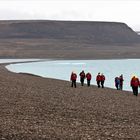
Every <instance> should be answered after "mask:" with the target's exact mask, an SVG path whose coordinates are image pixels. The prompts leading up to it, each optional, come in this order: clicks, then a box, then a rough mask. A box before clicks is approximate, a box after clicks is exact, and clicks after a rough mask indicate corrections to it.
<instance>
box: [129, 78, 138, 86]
mask: <svg viewBox="0 0 140 140" xmlns="http://www.w3.org/2000/svg"><path fill="white" fill-rule="evenodd" d="M130 85H131V86H132V87H138V86H139V85H140V81H139V79H138V78H135V77H133V78H132V79H131V82H130Z"/></svg>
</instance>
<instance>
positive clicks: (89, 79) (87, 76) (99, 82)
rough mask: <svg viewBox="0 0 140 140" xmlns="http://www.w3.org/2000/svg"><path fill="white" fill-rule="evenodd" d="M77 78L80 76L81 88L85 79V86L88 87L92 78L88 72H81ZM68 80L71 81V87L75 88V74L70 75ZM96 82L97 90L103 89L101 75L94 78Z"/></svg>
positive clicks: (102, 77)
mask: <svg viewBox="0 0 140 140" xmlns="http://www.w3.org/2000/svg"><path fill="white" fill-rule="evenodd" d="M79 76H80V82H81V86H84V81H85V79H87V86H90V81H91V78H92V75H91V73H90V72H88V73H87V74H85V72H84V70H83V71H81V72H80V74H79ZM70 80H71V81H72V84H71V87H75V88H76V80H77V74H76V73H75V72H72V73H71V77H70ZM96 81H97V85H98V88H100V87H102V88H104V82H105V76H104V75H103V74H100V73H98V75H97V76H96Z"/></svg>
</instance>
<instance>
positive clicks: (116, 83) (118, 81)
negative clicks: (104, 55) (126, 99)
mask: <svg viewBox="0 0 140 140" xmlns="http://www.w3.org/2000/svg"><path fill="white" fill-rule="evenodd" d="M115 87H116V88H117V90H119V89H120V78H119V77H115Z"/></svg>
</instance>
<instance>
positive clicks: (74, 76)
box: [70, 73, 77, 81]
mask: <svg viewBox="0 0 140 140" xmlns="http://www.w3.org/2000/svg"><path fill="white" fill-rule="evenodd" d="M70 79H71V80H72V81H73V80H76V79H77V75H76V73H72V74H71V78H70Z"/></svg>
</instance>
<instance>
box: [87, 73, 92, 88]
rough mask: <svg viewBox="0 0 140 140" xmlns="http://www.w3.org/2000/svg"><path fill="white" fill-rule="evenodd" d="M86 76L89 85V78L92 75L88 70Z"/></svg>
mask: <svg viewBox="0 0 140 140" xmlns="http://www.w3.org/2000/svg"><path fill="white" fill-rule="evenodd" d="M86 78H87V86H88V87H89V86H90V81H91V78H92V76H91V74H90V73H89V72H88V73H87V74H86Z"/></svg>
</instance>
